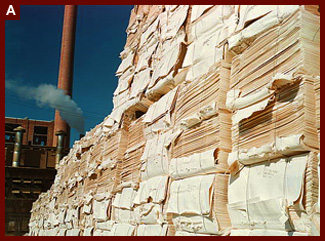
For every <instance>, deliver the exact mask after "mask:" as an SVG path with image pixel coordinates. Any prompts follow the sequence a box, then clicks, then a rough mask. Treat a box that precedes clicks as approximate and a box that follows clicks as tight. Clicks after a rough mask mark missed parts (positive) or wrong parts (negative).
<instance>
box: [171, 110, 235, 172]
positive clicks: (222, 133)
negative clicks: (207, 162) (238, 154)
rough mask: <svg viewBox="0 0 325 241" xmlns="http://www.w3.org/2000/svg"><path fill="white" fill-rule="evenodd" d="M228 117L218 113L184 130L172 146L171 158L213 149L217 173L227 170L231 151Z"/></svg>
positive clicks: (225, 114) (226, 114)
mask: <svg viewBox="0 0 325 241" xmlns="http://www.w3.org/2000/svg"><path fill="white" fill-rule="evenodd" d="M230 127H231V125H230V116H229V114H228V113H223V112H221V111H219V113H218V115H217V116H215V117H212V118H211V119H208V120H206V121H203V122H201V123H199V124H198V125H195V126H193V127H191V128H190V129H186V130H184V131H183V132H182V133H181V134H180V135H179V137H178V138H177V139H176V140H175V142H174V143H173V144H172V149H171V158H182V157H189V156H191V155H194V154H196V153H204V152H207V151H211V150H212V149H213V152H212V153H213V154H212V155H213V156H214V158H215V159H214V160H216V164H217V165H216V167H217V168H218V170H219V171H221V172H224V171H226V170H227V160H226V159H227V158H228V153H229V152H230V150H231V138H230Z"/></svg>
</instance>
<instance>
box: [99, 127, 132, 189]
mask: <svg viewBox="0 0 325 241" xmlns="http://www.w3.org/2000/svg"><path fill="white" fill-rule="evenodd" d="M127 141H128V139H127V133H126V131H125V130H124V129H122V130H119V131H118V132H116V133H115V134H114V135H113V136H107V139H106V140H104V148H103V162H102V163H101V165H99V167H98V169H99V175H98V183H99V185H98V189H99V191H100V192H115V191H116V188H118V186H119V185H120V183H121V171H122V158H123V155H124V152H125V150H126V147H127ZM99 191H98V192H99Z"/></svg>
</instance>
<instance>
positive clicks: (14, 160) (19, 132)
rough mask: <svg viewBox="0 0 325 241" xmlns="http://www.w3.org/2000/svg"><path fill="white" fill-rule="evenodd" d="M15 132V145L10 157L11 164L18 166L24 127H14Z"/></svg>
mask: <svg viewBox="0 0 325 241" xmlns="http://www.w3.org/2000/svg"><path fill="white" fill-rule="evenodd" d="M14 131H15V132H16V136H15V147H14V155H13V158H12V166H13V167H19V166H20V156H21V145H22V142H23V135H24V132H26V129H25V128H23V127H22V126H18V127H17V128H15V129H14Z"/></svg>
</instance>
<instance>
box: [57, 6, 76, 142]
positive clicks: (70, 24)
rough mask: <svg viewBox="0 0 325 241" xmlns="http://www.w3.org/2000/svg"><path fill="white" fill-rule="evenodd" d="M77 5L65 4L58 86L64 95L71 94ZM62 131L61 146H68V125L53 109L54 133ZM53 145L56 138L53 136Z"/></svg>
mask: <svg viewBox="0 0 325 241" xmlns="http://www.w3.org/2000/svg"><path fill="white" fill-rule="evenodd" d="M77 9H78V8H77V6H75V5H66V6H65V9H64V20H63V29H62V42H61V56H60V69H59V80H58V88H59V89H62V90H64V92H65V94H66V95H69V96H72V83H73V63H74V47H75V38H76V23H77ZM60 130H62V131H64V132H65V133H66V134H67V137H66V138H65V141H64V144H63V147H65V148H69V140H70V126H69V125H68V124H67V122H66V121H64V120H62V119H61V117H60V114H59V111H58V110H56V111H55V121H54V133H56V132H58V131H60ZM53 140H54V145H57V139H56V138H55V136H54V137H53Z"/></svg>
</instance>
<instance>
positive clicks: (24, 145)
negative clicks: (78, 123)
mask: <svg viewBox="0 0 325 241" xmlns="http://www.w3.org/2000/svg"><path fill="white" fill-rule="evenodd" d="M53 129H54V121H41V120H30V119H28V118H24V119H20V118H9V117H6V118H5V203H6V206H5V224H6V225H5V230H6V235H15V236H16V235H23V234H24V233H27V232H28V222H29V218H30V210H31V207H32V203H33V202H34V201H35V200H36V199H37V198H38V195H39V194H40V193H41V192H45V191H47V190H48V189H49V188H50V186H51V185H52V184H53V180H54V176H55V174H56V170H55V164H56V149H57V148H56V146H54V145H53V135H54V133H53ZM20 130H23V131H21V133H22V139H21V147H20V150H19V151H20V154H19V155H20V157H18V158H19V159H17V155H16V157H15V156H14V150H15V145H16V143H15V141H16V135H17V131H18V132H19V131H20ZM23 132H24V133H23ZM17 144H18V143H17ZM68 151H69V149H67V148H65V150H64V153H67V152H68ZM14 158H16V159H17V160H18V162H17V160H16V161H15V160H14Z"/></svg>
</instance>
